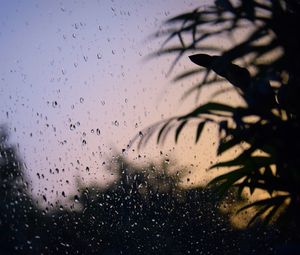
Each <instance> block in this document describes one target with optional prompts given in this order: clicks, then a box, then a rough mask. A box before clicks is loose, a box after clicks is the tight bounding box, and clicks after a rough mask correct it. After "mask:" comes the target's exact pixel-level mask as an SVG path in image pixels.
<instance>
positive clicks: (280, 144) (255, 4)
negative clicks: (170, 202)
mask: <svg viewBox="0 0 300 255" xmlns="http://www.w3.org/2000/svg"><path fill="white" fill-rule="evenodd" d="M298 24H300V1H298V0H264V1H263V0H237V1H230V0H217V1H215V3H214V4H213V5H212V6H205V8H197V9H195V10H193V11H191V12H187V13H183V14H181V15H178V16H176V17H173V18H171V19H169V20H167V21H166V23H165V24H164V29H163V30H162V31H160V32H159V33H157V34H156V35H155V36H156V37H167V39H166V40H165V43H164V44H163V46H162V48H161V49H160V50H159V51H158V52H156V53H155V54H154V56H158V55H171V54H175V55H176V59H175V61H174V63H173V65H172V66H171V69H172V68H173V67H174V65H175V64H176V63H177V62H178V61H179V60H180V59H181V58H183V57H184V56H186V54H193V55H190V56H189V58H190V60H191V61H192V62H193V63H195V64H196V65H198V66H200V67H202V68H195V69H192V70H187V71H185V72H184V73H182V74H180V75H178V76H176V77H175V79H174V80H175V81H182V80H184V79H186V78H190V77H198V78H200V80H201V81H200V82H199V83H198V84H196V85H194V86H193V87H191V88H190V89H189V90H188V91H187V92H186V93H185V94H184V98H186V97H187V96H188V95H191V94H196V96H198V95H199V92H200V90H201V89H203V88H207V87H209V86H214V85H216V84H219V83H220V82H221V81H227V82H228V83H229V84H230V85H231V87H232V90H234V91H235V92H236V93H237V94H238V95H239V97H240V98H241V99H242V100H243V104H241V105H240V106H236V105H232V104H230V103H229V102H226V101H224V102H223V101H222V102H220V101H214V100H213V99H212V100H211V101H209V102H207V103H204V104H201V105H199V106H198V107H196V108H195V109H194V110H192V111H191V112H189V113H187V114H185V115H183V116H175V117H173V118H171V119H169V120H167V121H162V122H159V123H156V124H155V125H153V126H152V127H150V128H149V129H147V130H144V131H143V133H144V134H145V135H144V136H143V137H142V139H141V140H140V142H139V146H141V145H143V144H146V143H147V141H148V140H149V138H150V137H151V136H153V135H154V134H156V132H158V135H157V142H163V141H164V140H165V138H166V136H167V134H169V133H170V132H171V131H172V130H175V141H176V142H177V140H178V138H179V137H180V134H181V132H182V130H183V129H184V128H185V127H186V126H187V125H188V124H192V123H193V124H195V123H196V125H197V128H196V130H195V133H196V135H195V141H196V142H198V140H199V138H200V136H201V132H202V130H203V129H204V128H205V125H206V124H208V123H214V124H216V125H217V126H218V128H219V145H218V150H217V154H218V155H222V154H223V153H225V152H228V151H230V150H231V149H233V148H237V147H238V148H240V150H241V153H240V154H238V155H234V156H232V158H231V159H230V160H228V161H223V162H219V163H217V164H215V165H213V166H212V168H228V167H230V168H229V169H231V170H228V171H227V172H226V173H224V174H222V175H219V176H218V177H216V178H215V179H213V180H212V181H211V182H210V183H209V186H213V187H215V188H216V189H217V190H218V191H219V192H221V193H222V194H224V193H225V192H226V191H227V190H228V189H230V188H232V187H237V188H238V190H239V195H238V196H241V193H242V192H243V191H244V190H248V191H250V194H253V193H254V192H255V191H256V190H262V191H264V192H266V193H268V194H269V195H268V197H266V198H265V199H262V200H259V201H256V202H254V203H252V204H250V205H247V206H245V207H244V208H241V209H240V210H239V211H243V210H246V209H248V208H250V207H253V208H256V211H257V213H256V214H255V215H254V216H253V218H252V219H251V220H250V221H249V225H251V224H254V223H255V222H262V223H263V224H269V223H270V222H274V221H277V223H278V224H281V226H282V228H285V227H286V224H288V225H289V227H292V228H297V226H299V215H300V204H299V203H300V172H299V169H300V155H299V151H300V147H299V146H300V132H299V109H300V100H299V99H298V96H299V94H300V93H299V92H300V82H299V81H300V80H299V77H300V76H299V73H300V65H299V59H300V49H299V47H300V37H298V36H296V34H297V31H298V29H297V26H298ZM237 35H238V36H237ZM225 37H227V38H229V39H230V40H231V41H234V40H232V38H237V37H239V40H238V41H236V42H233V43H231V44H230V45H229V44H228V43H226V42H225V41H226V40H225V39H224V38H225ZM223 41H224V43H222V42H223ZM227 42H228V41H227ZM220 44H221V45H220ZM195 53H196V54H195ZM227 91H228V89H227V90H222V91H220V92H219V94H222V93H226V92H227ZM295 232H296V231H295Z"/></svg>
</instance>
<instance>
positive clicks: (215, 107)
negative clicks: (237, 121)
mask: <svg viewBox="0 0 300 255" xmlns="http://www.w3.org/2000/svg"><path fill="white" fill-rule="evenodd" d="M235 109H236V108H235V107H233V106H229V105H226V104H221V103H207V104H204V105H201V106H199V107H198V108H196V109H195V110H194V111H192V112H190V113H188V114H187V115H184V116H182V117H181V118H180V119H187V118H191V117H198V116H199V115H200V114H208V113H210V114H213V113H214V112H216V111H218V112H227V113H233V112H234V111H235Z"/></svg>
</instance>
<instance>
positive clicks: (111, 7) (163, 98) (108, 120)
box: [0, 0, 216, 199]
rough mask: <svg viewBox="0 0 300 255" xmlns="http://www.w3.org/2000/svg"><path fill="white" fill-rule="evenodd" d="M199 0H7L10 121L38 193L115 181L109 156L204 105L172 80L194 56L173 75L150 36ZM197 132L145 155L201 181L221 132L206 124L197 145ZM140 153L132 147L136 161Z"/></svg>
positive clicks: (5, 86) (3, 118)
mask: <svg viewBox="0 0 300 255" xmlns="http://www.w3.org/2000/svg"><path fill="white" fill-rule="evenodd" d="M208 2H209V1H201V5H205V4H207V3H208ZM199 4H200V1H192V0H189V1H182V0H168V1H158V0H157V1H156V0H154V1H146V0H139V1H124V0H123V1H121V0H120V1H117V0H115V1H113V0H112V1H108V0H102V1H100V0H99V1H94V0H89V1H55V0H54V1H33V0H32V1H16V0H11V1H5V2H4V1H3V2H1V8H0V45H1V48H0V96H1V100H0V109H1V110H0V123H1V124H5V125H6V126H7V127H8V128H9V130H10V137H11V143H13V144H17V145H18V153H19V155H20V156H21V157H22V159H23V161H24V163H25V169H26V173H27V175H28V178H29V179H30V182H31V187H32V192H33V194H34V196H37V197H40V196H41V195H42V194H43V193H45V192H46V193H47V192H49V190H53V191H54V192H53V193H52V194H53V195H52V199H58V198H59V195H58V194H60V191H61V190H68V192H69V193H70V194H71V193H72V192H74V189H75V188H76V185H77V183H78V180H80V182H81V181H82V182H84V183H101V185H105V184H106V183H110V182H111V181H112V180H113V179H114V177H113V176H111V173H110V172H109V171H107V170H105V168H106V167H107V165H109V162H107V160H108V159H109V158H111V157H112V156H113V155H116V154H120V153H121V152H122V150H123V149H124V148H125V149H126V148H127V145H128V144H129V143H130V140H131V139H132V138H133V137H134V136H135V135H136V134H138V133H139V131H140V130H142V129H144V128H146V127H147V126H149V125H151V124H153V123H154V122H156V121H159V120H161V119H166V118H168V117H171V116H173V115H177V114H179V113H185V112H187V111H188V110H191V109H192V108H193V107H194V106H195V105H196V104H195V100H189V101H187V102H181V101H180V97H181V96H182V94H183V92H184V91H186V89H187V88H188V87H187V86H186V85H184V84H177V85H176V84H174V83H171V78H172V77H173V75H174V74H175V73H176V72H179V71H182V69H183V68H189V67H191V66H192V64H191V63H190V62H189V60H188V59H187V58H186V60H183V61H182V62H181V63H180V65H179V66H178V67H177V68H175V71H174V72H173V74H172V75H171V76H168V75H167V72H168V70H169V67H170V65H171V63H172V60H173V58H171V57H166V58H155V59H151V60H146V56H148V55H149V54H150V53H152V52H154V51H156V50H157V49H159V47H160V45H161V43H162V40H160V39H156V40H154V39H153V38H152V39H150V35H153V34H154V33H155V32H157V31H158V30H159V29H160V28H161V24H162V22H163V21H165V20H166V19H167V18H170V17H172V16H174V15H176V14H179V13H182V12H184V11H188V10H192V9H194V8H196V7H198V6H199ZM191 133H194V130H190V129H187V131H185V133H184V135H183V137H182V138H181V141H180V143H179V144H178V145H176V146H175V144H174V142H173V143H169V145H168V146H165V147H163V148H162V147H157V146H156V145H155V142H153V141H152V144H149V146H148V148H146V149H145V150H144V151H140V152H138V153H140V154H141V155H142V156H143V157H142V158H143V159H144V160H146V161H153V160H154V161H155V160H162V159H163V158H169V157H170V158H172V159H174V161H176V163H177V164H179V165H182V166H183V165H188V166H189V167H191V168H193V169H194V170H195V171H193V175H194V177H195V178H196V177H197V176H198V181H199V180H200V181H201V180H202V179H203V176H204V175H203V173H204V172H205V170H206V169H207V168H208V167H209V165H210V164H211V161H212V160H213V157H212V155H213V152H214V150H215V146H216V145H215V139H214V138H212V137H215V135H216V132H215V131H214V130H213V129H211V130H210V131H209V130H208V131H206V136H205V138H204V139H205V140H206V142H205V146H204V147H203V146H199V145H197V146H194V145H193V139H194V138H193V136H192V135H191ZM154 140H155V139H154ZM150 143H151V142H150ZM161 151H163V153H162V154H161V153H160V152H161ZM138 153H137V152H136V150H135V152H133V151H132V148H131V149H130V150H128V151H126V155H127V157H128V158H129V160H132V161H134V160H136V159H137V155H138ZM161 155H162V156H161ZM86 167H88V168H89V171H88V172H87V170H86V169H87V168H86ZM56 169H57V170H56ZM42 175H43V176H44V177H43V178H41V176H42ZM199 176H200V177H201V176H202V177H201V178H202V179H201V178H199ZM196 179H197V178H196ZM46 189H47V190H46ZM55 194H56V195H55Z"/></svg>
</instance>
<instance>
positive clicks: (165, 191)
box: [0, 129, 283, 255]
mask: <svg viewBox="0 0 300 255" xmlns="http://www.w3.org/2000/svg"><path fill="white" fill-rule="evenodd" d="M0 135H1V136H0V138H1V142H0V151H1V160H0V171H1V172H0V173H1V180H0V181H1V187H0V188H1V193H0V205H1V207H0V254H3V255H6V254H26V255H29V254H47V255H49V254H72V255H73V254H109V255H113V254H272V253H273V251H274V250H275V249H276V247H275V246H276V245H275V243H276V242H277V241H278V240H281V239H280V234H279V232H278V231H277V230H276V229H274V228H269V229H268V230H267V231H265V232H261V231H260V230H259V229H258V228H252V229H248V230H237V229H233V228H232V227H231V225H230V223H229V221H228V216H229V215H228V214H226V213H221V211H220V210H219V206H220V200H219V197H216V196H215V193H214V192H212V191H211V190H209V189H202V188H194V189H190V190H183V189H180V187H179V185H178V184H179V183H178V182H179V178H180V177H182V175H183V176H184V174H185V172H184V171H183V172H180V171H179V172H178V171H174V172H173V171H170V168H169V165H168V164H167V165H166V164H165V163H162V164H155V165H153V164H149V165H147V166H143V167H137V166H133V165H132V164H131V163H129V162H127V161H126V160H125V159H124V158H122V157H119V158H117V159H116V160H115V161H114V163H113V164H112V165H111V166H109V168H110V169H112V170H111V171H112V173H113V174H114V175H117V176H118V178H117V179H116V181H115V183H114V184H112V185H111V186H109V187H106V188H105V189H103V187H100V186H99V187H98V186H90V187H84V186H81V187H79V193H78V194H73V195H70V196H69V198H70V201H69V204H68V205H64V207H62V206H58V208H56V209H55V210H48V209H47V208H44V210H42V209H41V208H39V207H38V206H37V205H38V204H37V202H35V201H32V200H31V199H30V196H29V195H28V191H27V186H26V185H24V183H26V182H25V181H26V179H25V178H24V177H23V175H24V173H23V172H24V168H23V167H22V164H21V163H20V162H21V161H20V160H19V159H18V157H17V155H16V150H15V148H14V147H13V146H11V145H9V143H8V140H7V133H6V131H5V130H4V129H1V132H0ZM178 173H179V175H178ZM45 196H46V195H45ZM49 200H51V199H49V198H48V205H49V207H50V206H51V202H50V201H49ZM258 241H259V242H258ZM281 242H283V240H281Z"/></svg>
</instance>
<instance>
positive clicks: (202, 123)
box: [195, 122, 205, 143]
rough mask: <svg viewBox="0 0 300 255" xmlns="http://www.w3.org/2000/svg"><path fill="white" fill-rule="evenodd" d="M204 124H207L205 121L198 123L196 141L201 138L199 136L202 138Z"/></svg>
mask: <svg viewBox="0 0 300 255" xmlns="http://www.w3.org/2000/svg"><path fill="white" fill-rule="evenodd" d="M204 126H205V122H200V123H199V124H198V127H197V132H196V140H195V143H197V142H198V140H199V138H200V136H201V133H202V130H203V128H204Z"/></svg>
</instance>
